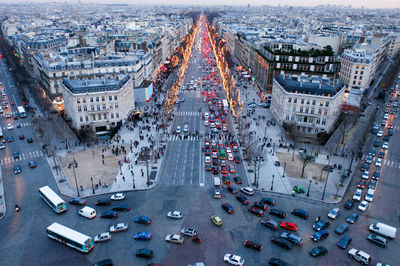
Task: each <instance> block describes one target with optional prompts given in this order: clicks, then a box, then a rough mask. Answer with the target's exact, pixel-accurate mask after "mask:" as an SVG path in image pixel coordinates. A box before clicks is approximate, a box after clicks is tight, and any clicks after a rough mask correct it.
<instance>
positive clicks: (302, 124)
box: [296, 122, 314, 128]
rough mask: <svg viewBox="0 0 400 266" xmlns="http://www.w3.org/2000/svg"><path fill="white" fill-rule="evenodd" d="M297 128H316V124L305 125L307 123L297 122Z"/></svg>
mask: <svg viewBox="0 0 400 266" xmlns="http://www.w3.org/2000/svg"><path fill="white" fill-rule="evenodd" d="M296 126H298V127H310V128H314V124H313V123H305V122H297V123H296Z"/></svg>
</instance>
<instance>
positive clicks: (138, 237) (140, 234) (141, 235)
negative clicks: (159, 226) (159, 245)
mask: <svg viewBox="0 0 400 266" xmlns="http://www.w3.org/2000/svg"><path fill="white" fill-rule="evenodd" d="M133 239H135V240H150V239H151V233H149V232H137V233H136V234H135V235H134V236H133Z"/></svg>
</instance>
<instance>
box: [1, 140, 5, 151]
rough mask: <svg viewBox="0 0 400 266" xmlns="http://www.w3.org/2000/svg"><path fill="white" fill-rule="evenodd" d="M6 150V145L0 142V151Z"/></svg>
mask: <svg viewBox="0 0 400 266" xmlns="http://www.w3.org/2000/svg"><path fill="white" fill-rule="evenodd" d="M5 148H6V145H4V143H3V142H2V141H0V150H3V149H5Z"/></svg>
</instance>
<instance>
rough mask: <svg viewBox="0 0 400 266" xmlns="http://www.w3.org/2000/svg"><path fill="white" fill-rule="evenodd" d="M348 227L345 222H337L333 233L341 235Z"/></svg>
mask: <svg viewBox="0 0 400 266" xmlns="http://www.w3.org/2000/svg"><path fill="white" fill-rule="evenodd" d="M349 228H350V227H349V226H348V225H347V224H339V225H338V226H337V227H336V229H335V233H336V234H338V235H341V234H343V233H344V232H347V230H349Z"/></svg>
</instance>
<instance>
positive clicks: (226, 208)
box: [221, 202, 235, 214]
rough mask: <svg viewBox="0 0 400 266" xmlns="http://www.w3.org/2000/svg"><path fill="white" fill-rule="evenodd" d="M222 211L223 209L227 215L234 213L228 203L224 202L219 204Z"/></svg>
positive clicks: (233, 209)
mask: <svg viewBox="0 0 400 266" xmlns="http://www.w3.org/2000/svg"><path fill="white" fill-rule="evenodd" d="M221 207H222V209H224V210H225V211H226V212H227V213H229V214H232V213H234V212H235V208H233V207H232V205H230V204H229V203H227V202H225V203H222V204H221Z"/></svg>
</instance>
